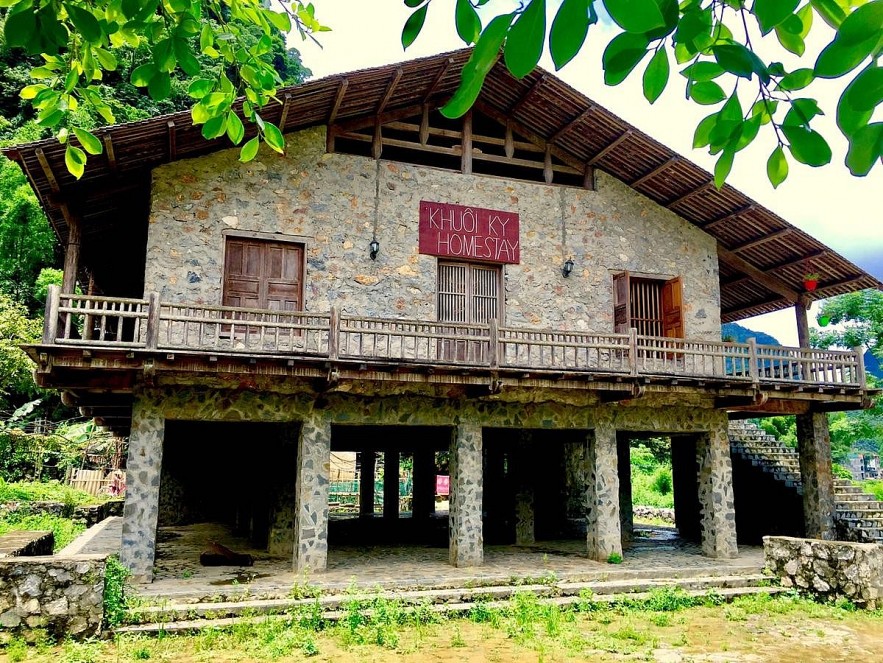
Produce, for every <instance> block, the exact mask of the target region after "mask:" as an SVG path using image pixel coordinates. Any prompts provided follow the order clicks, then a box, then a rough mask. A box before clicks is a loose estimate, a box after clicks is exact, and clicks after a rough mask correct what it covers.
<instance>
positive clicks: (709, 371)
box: [43, 286, 865, 388]
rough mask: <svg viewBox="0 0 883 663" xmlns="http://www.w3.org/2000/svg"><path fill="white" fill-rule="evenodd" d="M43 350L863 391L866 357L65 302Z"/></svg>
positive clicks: (56, 299) (55, 307) (52, 312)
mask: <svg viewBox="0 0 883 663" xmlns="http://www.w3.org/2000/svg"><path fill="white" fill-rule="evenodd" d="M43 336H44V338H43V342H44V344H46V345H57V346H83V347H92V348H120V349H130V350H131V349H143V350H156V351H176V352H184V351H186V352H197V353H209V354H232V355H237V354H239V355H252V356H264V357H279V356H281V357H288V358H297V357H303V358H304V359H309V358H313V359H315V358H320V359H327V360H329V361H339V362H348V361H356V362H360V363H385V364H389V363H394V364H412V365H429V366H438V367H446V366H447V367H451V368H457V369H461V368H467V367H468V368H475V369H482V368H484V369H487V370H514V371H519V372H531V373H554V374H559V375H566V374H597V375H598V376H603V375H608V376H617V375H619V376H632V377H641V376H646V377H653V376H661V377H666V376H668V377H674V378H678V377H684V378H697V379H703V380H706V379H708V380H714V379H717V380H724V381H729V382H736V383H745V384H747V385H748V384H755V385H756V384H759V383H771V384H773V385H775V384H780V385H781V384H796V385H799V386H803V385H810V386H815V387H841V388H843V387H848V388H864V387H865V375H864V366H863V363H862V353H861V352H860V351H859V350H858V349H856V350H816V349H809V348H790V347H781V346H769V345H757V344H756V343H755V342H754V340H753V339H749V340H748V342H746V343H723V342H715V341H691V340H685V339H680V338H660V337H652V336H638V335H637V333H636V331H635V330H634V329H632V330H631V332H630V333H629V334H596V333H588V332H571V331H554V330H540V329H525V328H516V327H503V326H499V325H498V324H497V322H496V321H495V320H492V321H491V323H490V324H487V325H474V324H460V323H449V322H432V321H418V320H403V319H390V318H373V317H368V316H354V315H341V314H339V312H338V311H337V310H336V309H335V310H332V311H331V312H330V313H305V312H299V311H271V310H256V309H246V308H234V307H226V306H205V305H196V304H194V305H189V304H166V303H161V302H160V301H159V296H158V295H156V294H151V295H150V296H149V297H148V298H147V299H123V298H115V297H94V296H86V295H70V294H65V295H62V294H60V292H59V289H58V288H57V287H55V286H53V287H51V288H50V292H49V297H48V301H47V305H46V321H45V326H44V334H43Z"/></svg>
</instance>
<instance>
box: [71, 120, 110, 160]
mask: <svg viewBox="0 0 883 663" xmlns="http://www.w3.org/2000/svg"><path fill="white" fill-rule="evenodd" d="M74 134H75V135H76V137H77V140H78V141H80V145H82V146H83V149H84V150H86V151H87V152H88V153H89V154H101V153H102V152H103V151H104V147H103V146H102V145H101V141H100V140H98V137H97V136H95V134H92V133H90V132H88V131H86V130H85V129H78V128H77V127H74Z"/></svg>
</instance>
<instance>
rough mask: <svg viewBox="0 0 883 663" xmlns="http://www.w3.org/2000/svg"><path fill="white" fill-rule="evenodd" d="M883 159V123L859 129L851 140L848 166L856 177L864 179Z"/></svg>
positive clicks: (847, 156)
mask: <svg viewBox="0 0 883 663" xmlns="http://www.w3.org/2000/svg"><path fill="white" fill-rule="evenodd" d="M881 158H883V122H874V123H872V124H869V125H867V126H865V127H862V128H861V129H859V130H858V131H857V132H855V134H854V135H853V136H852V137H851V138H850V140H849V151H848V152H847V153H846V166H847V167H848V168H849V172H851V173H852V174H853V175H855V176H856V177H864V176H865V175H867V174H868V173H869V172H871V168H873V167H874V164H876V163H877V161H878V160H880V159H881Z"/></svg>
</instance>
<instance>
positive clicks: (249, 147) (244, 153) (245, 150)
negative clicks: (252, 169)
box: [239, 136, 261, 163]
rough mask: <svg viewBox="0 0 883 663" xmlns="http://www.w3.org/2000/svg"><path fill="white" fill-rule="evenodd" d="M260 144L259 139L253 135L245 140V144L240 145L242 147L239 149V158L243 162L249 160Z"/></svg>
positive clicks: (254, 155)
mask: <svg viewBox="0 0 883 663" xmlns="http://www.w3.org/2000/svg"><path fill="white" fill-rule="evenodd" d="M260 146H261V142H260V140H258V137H257V136H255V137H254V138H252V139H251V140H249V141H246V143H245V145H243V146H242V149H241V150H239V160H240V161H242V162H243V163H244V162H246V161H251V160H252V159H254V158H255V157H256V156H257V154H258V148H259V147H260Z"/></svg>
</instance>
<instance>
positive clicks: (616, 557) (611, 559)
mask: <svg viewBox="0 0 883 663" xmlns="http://www.w3.org/2000/svg"><path fill="white" fill-rule="evenodd" d="M607 563H608V564H622V555H621V554H619V553H618V552H612V553H610V554H609V555H607Z"/></svg>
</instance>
